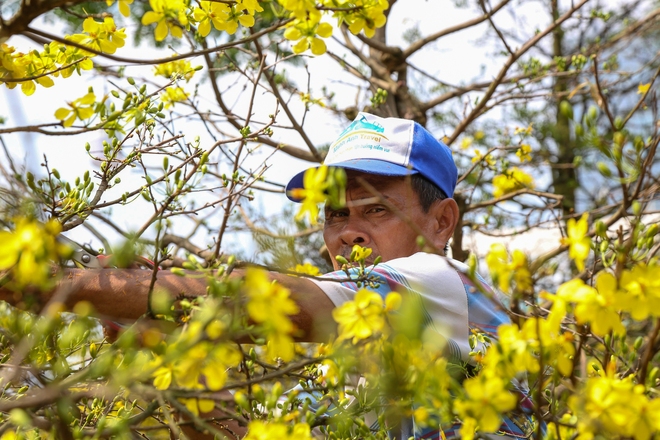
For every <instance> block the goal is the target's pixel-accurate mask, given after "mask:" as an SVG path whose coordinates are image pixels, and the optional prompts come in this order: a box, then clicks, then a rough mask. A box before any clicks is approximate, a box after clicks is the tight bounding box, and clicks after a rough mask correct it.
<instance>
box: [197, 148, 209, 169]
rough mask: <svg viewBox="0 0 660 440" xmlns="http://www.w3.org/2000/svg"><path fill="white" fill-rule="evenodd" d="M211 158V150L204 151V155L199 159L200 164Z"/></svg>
mask: <svg viewBox="0 0 660 440" xmlns="http://www.w3.org/2000/svg"><path fill="white" fill-rule="evenodd" d="M208 160H209V152H208V151H205V152H204V153H202V157H201V158H200V159H199V166H202V165H204V164H205V163H206V162H207V161H208Z"/></svg>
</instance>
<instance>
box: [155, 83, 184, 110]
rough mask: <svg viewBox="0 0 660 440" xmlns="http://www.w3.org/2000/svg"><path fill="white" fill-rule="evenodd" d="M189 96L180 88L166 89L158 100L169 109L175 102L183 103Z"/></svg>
mask: <svg viewBox="0 0 660 440" xmlns="http://www.w3.org/2000/svg"><path fill="white" fill-rule="evenodd" d="M188 96H190V95H189V94H188V93H187V92H186V91H185V90H183V89H182V88H181V87H167V88H166V89H165V91H164V93H161V94H160V100H161V101H162V102H163V104H164V107H165V108H171V107H173V106H174V104H175V103H177V102H184V101H185V100H186V99H188Z"/></svg>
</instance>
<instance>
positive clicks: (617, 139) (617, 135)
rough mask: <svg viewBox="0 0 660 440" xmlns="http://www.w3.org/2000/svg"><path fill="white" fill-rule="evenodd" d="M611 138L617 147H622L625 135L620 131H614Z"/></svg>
mask: <svg viewBox="0 0 660 440" xmlns="http://www.w3.org/2000/svg"><path fill="white" fill-rule="evenodd" d="M612 140H613V141H614V143H615V144H617V145H618V146H619V147H623V144H624V143H625V142H626V135H624V134H623V133H621V132H620V131H615V132H614V135H613V136H612Z"/></svg>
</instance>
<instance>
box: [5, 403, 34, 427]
mask: <svg viewBox="0 0 660 440" xmlns="http://www.w3.org/2000/svg"><path fill="white" fill-rule="evenodd" d="M9 421H10V422H11V424H12V425H14V426H17V427H19V428H22V427H25V428H27V427H29V426H30V425H31V422H32V418H31V417H30V415H29V414H28V413H27V412H26V411H25V410H23V409H20V408H14V409H12V410H11V411H9Z"/></svg>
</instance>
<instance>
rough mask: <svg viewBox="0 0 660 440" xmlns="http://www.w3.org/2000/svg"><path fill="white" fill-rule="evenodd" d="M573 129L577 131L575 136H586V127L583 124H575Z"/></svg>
mask: <svg viewBox="0 0 660 440" xmlns="http://www.w3.org/2000/svg"><path fill="white" fill-rule="evenodd" d="M573 129H574V130H575V136H578V137H581V136H582V135H583V134H584V127H582V125H581V124H575V127H573Z"/></svg>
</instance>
